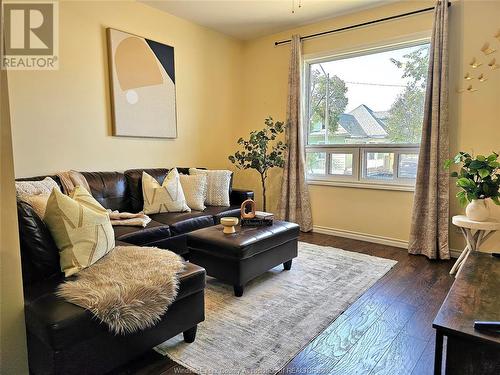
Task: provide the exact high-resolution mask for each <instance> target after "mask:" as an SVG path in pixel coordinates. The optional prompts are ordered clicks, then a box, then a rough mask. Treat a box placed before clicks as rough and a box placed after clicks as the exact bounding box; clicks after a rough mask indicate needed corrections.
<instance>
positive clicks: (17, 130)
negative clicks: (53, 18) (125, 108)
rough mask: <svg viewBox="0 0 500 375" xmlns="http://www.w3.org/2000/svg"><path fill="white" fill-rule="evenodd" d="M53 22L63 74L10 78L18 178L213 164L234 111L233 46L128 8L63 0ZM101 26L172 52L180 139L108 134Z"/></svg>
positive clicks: (236, 56)
mask: <svg viewBox="0 0 500 375" xmlns="http://www.w3.org/2000/svg"><path fill="white" fill-rule="evenodd" d="M59 19H60V32H59V38H60V59H59V64H60V69H59V70H58V71H51V72H42V71H32V72H26V71H21V72H14V71H12V72H9V80H10V94H11V104H12V131H13V139H14V140H13V144H14V153H15V158H14V162H15V172H16V176H17V177H23V176H32V175H36V174H44V173H53V172H56V171H58V170H67V169H70V168H73V169H77V170H124V169H127V168H134V167H154V166H193V165H199V166H201V165H203V166H207V167H218V166H220V164H221V161H223V160H224V159H225V158H226V155H227V154H228V148H227V147H226V145H228V144H229V135H228V131H227V130H228V129H230V128H231V127H232V125H233V121H235V119H236V117H237V114H238V100H237V98H238V94H239V92H240V80H239V77H240V72H241V64H240V60H241V47H242V45H241V43H240V42H238V41H236V40H234V39H232V38H230V37H227V36H224V35H222V34H219V33H216V32H214V31H211V30H208V29H206V28H204V27H201V26H198V25H195V24H193V23H190V22H188V21H185V20H182V19H180V18H177V17H174V16H170V15H168V14H167V13H164V12H161V11H159V10H156V9H153V8H151V7H148V6H146V5H144V4H140V3H135V2H133V1H62V2H60V15H59ZM106 27H113V28H116V29H120V30H124V31H127V32H130V33H134V34H137V35H141V36H144V37H147V38H150V39H153V40H157V41H159V42H164V43H167V44H170V45H172V46H174V47H175V60H176V61H175V62H176V65H175V68H176V81H177V82H176V83H177V115H178V134H179V137H178V139H176V140H161V139H156V140H155V139H139V138H136V139H134V138H118V137H112V136H111V135H110V134H111V113H110V99H109V79H108V65H107V49H106V38H105V29H106ZM226 138H227V140H226ZM215 145H217V146H215ZM222 163H225V162H222Z"/></svg>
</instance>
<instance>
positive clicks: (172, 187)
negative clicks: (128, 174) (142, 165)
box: [142, 168, 191, 215]
mask: <svg viewBox="0 0 500 375" xmlns="http://www.w3.org/2000/svg"><path fill="white" fill-rule="evenodd" d="M142 196H143V198H144V210H143V211H144V213H145V214H146V215H148V214H159V213H161V212H189V211H191V209H190V208H189V207H188V205H187V204H186V198H185V197H184V192H183V190H182V185H181V181H180V178H179V172H177V168H174V169H172V170H170V172H168V174H167V177H165V180H164V181H163V184H161V185H160V184H159V183H158V181H156V180H155V179H154V178H153V177H151V176H150V175H149V174H147V173H146V172H142Z"/></svg>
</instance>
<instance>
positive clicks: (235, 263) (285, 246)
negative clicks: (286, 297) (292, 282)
mask: <svg viewBox="0 0 500 375" xmlns="http://www.w3.org/2000/svg"><path fill="white" fill-rule="evenodd" d="M222 229H223V227H222V225H216V226H212V227H208V228H203V229H198V230H195V231H193V232H190V233H188V235H187V245H188V250H189V255H188V257H189V261H190V262H192V263H195V264H197V265H199V266H201V267H203V268H205V270H206V271H207V275H209V276H212V277H215V278H216V279H219V280H221V281H223V282H225V283H228V284H231V285H233V287H234V295H235V296H237V297H241V296H242V295H243V289H244V286H245V284H246V283H247V282H248V281H250V280H252V279H253V278H255V277H257V276H259V275H261V274H263V273H264V272H266V271H268V270H270V269H271V268H273V267H276V266H277V265H278V264H280V263H283V267H284V268H285V270H290V268H291V267H292V259H293V258H295V257H296V256H297V239H298V237H299V226H298V225H297V224H294V223H289V222H286V221H274V223H273V225H272V226H266V227H241V226H236V233H233V234H224V233H222Z"/></svg>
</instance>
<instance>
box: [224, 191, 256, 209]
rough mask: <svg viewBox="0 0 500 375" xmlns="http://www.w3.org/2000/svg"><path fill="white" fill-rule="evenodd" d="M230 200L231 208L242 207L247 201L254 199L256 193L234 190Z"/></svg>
mask: <svg viewBox="0 0 500 375" xmlns="http://www.w3.org/2000/svg"><path fill="white" fill-rule="evenodd" d="M229 198H230V199H229V200H230V201H231V206H241V204H242V203H243V202H244V201H246V200H247V199H253V198H254V193H253V191H252V190H243V189H233V190H232V191H231V196H230V197H229Z"/></svg>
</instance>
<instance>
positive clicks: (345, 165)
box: [330, 153, 352, 176]
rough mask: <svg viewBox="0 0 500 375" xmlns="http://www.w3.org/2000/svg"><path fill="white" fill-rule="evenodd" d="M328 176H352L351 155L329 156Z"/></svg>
mask: <svg viewBox="0 0 500 375" xmlns="http://www.w3.org/2000/svg"><path fill="white" fill-rule="evenodd" d="M330 174H335V175H342V176H352V154H337V153H335V154H330Z"/></svg>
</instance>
